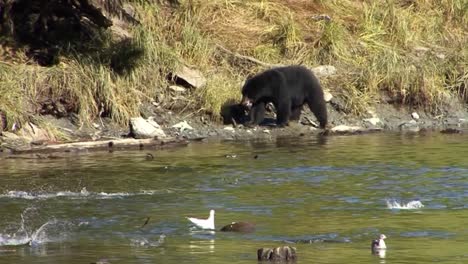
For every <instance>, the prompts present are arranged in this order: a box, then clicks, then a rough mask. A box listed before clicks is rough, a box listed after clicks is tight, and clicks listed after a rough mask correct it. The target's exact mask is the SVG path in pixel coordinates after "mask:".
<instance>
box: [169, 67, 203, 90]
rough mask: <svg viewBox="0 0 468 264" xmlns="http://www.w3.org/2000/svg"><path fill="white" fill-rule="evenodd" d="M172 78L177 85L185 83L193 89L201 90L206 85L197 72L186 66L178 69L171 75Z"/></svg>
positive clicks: (201, 75) (200, 74)
mask: <svg viewBox="0 0 468 264" xmlns="http://www.w3.org/2000/svg"><path fill="white" fill-rule="evenodd" d="M172 77H173V78H174V79H175V81H176V82H177V83H187V84H188V85H189V86H191V87H193V88H201V87H203V86H205V84H206V78H205V77H204V76H203V74H202V73H201V72H200V71H199V70H196V69H191V68H189V67H187V66H182V67H180V68H179V69H178V70H177V71H176V72H174V73H173V74H172Z"/></svg>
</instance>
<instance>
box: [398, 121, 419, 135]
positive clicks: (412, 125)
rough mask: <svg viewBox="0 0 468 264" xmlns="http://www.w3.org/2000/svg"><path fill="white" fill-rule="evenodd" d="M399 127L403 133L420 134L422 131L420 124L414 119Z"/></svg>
mask: <svg viewBox="0 0 468 264" xmlns="http://www.w3.org/2000/svg"><path fill="white" fill-rule="evenodd" d="M398 127H399V128H400V130H402V131H409V132H419V131H420V130H421V128H420V127H419V124H418V122H417V121H416V120H414V119H413V120H411V121H408V122H403V123H401V124H400V125H399V126H398Z"/></svg>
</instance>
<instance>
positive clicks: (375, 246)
mask: <svg viewBox="0 0 468 264" xmlns="http://www.w3.org/2000/svg"><path fill="white" fill-rule="evenodd" d="M386 238H387V236H385V235H384V234H380V237H379V239H374V240H372V242H371V250H372V252H373V253H375V252H378V251H380V250H385V249H387V244H385V241H384V240H385V239H386Z"/></svg>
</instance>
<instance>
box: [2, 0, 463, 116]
mask: <svg viewBox="0 0 468 264" xmlns="http://www.w3.org/2000/svg"><path fill="white" fill-rule="evenodd" d="M150 2H152V1H132V5H133V6H134V7H135V10H136V13H137V14H138V19H139V20H140V21H141V26H138V27H135V28H133V34H134V37H135V39H134V42H135V44H136V45H137V46H138V47H141V48H142V49H143V50H144V55H143V57H142V58H141V59H140V61H138V63H137V68H136V69H135V70H134V71H132V72H130V73H129V74H127V75H124V76H120V75H116V74H114V73H113V72H112V71H111V70H110V69H109V68H108V67H107V66H106V65H96V64H95V63H93V62H92V61H91V60H90V59H88V58H83V57H81V58H79V59H68V60H64V62H63V63H61V64H60V65H58V66H54V67H52V68H41V67H37V66H30V65H29V66H27V65H17V64H15V65H11V64H5V63H0V110H2V111H4V112H6V113H7V117H8V119H9V123H11V122H13V121H15V120H16V121H21V120H25V119H26V118H28V116H30V115H31V114H33V113H34V112H35V111H36V110H35V109H34V104H33V102H35V101H37V98H38V97H41V96H44V94H48V96H50V97H53V98H61V97H64V96H65V97H68V98H71V100H72V101H74V102H75V104H76V105H75V107H76V109H75V110H76V111H77V112H78V114H79V116H80V118H81V120H82V121H83V122H87V121H90V120H92V119H93V118H95V117H97V116H98V115H99V114H108V115H109V116H111V117H112V118H113V119H114V120H116V121H118V122H121V123H126V122H127V121H128V119H129V117H131V116H133V115H138V114H139V109H138V108H139V105H140V104H141V103H142V102H144V101H149V100H156V101H158V100H161V98H168V96H166V94H167V93H168V91H167V86H168V81H167V79H166V76H167V74H168V73H169V72H171V71H173V70H174V69H176V68H177V67H178V65H180V64H181V63H185V64H189V65H191V66H194V67H197V68H199V69H200V70H202V71H203V72H204V73H205V75H206V77H207V78H208V83H207V86H206V87H204V88H203V89H200V90H198V91H195V92H194V93H192V95H191V96H190V98H189V100H190V102H192V104H193V105H192V106H191V107H192V109H193V110H200V109H201V110H203V111H206V112H209V113H212V114H213V116H214V117H219V113H220V108H221V106H222V105H223V103H224V102H226V101H228V100H238V99H239V97H240V86H241V84H242V82H243V80H244V79H245V76H246V74H248V73H255V72H258V71H260V70H262V69H263V67H261V66H259V65H254V64H251V63H241V62H239V61H235V60H232V58H229V55H226V54H223V53H220V52H219V51H217V50H216V49H215V46H216V44H219V45H222V46H224V47H226V48H228V49H230V50H232V51H234V52H238V53H240V54H243V55H248V56H252V57H255V58H257V59H259V60H262V61H264V62H267V63H272V64H275V63H282V64H297V63H302V64H306V65H311V66H313V65H319V64H332V65H335V66H336V67H338V68H339V69H340V75H339V76H337V77H335V78H334V79H333V80H332V81H330V82H325V84H328V83H330V84H333V87H327V88H331V89H332V91H333V93H335V94H341V95H343V96H344V98H346V102H347V107H348V108H349V110H350V111H351V112H353V113H356V114H362V113H365V112H366V109H367V107H368V106H370V105H372V104H373V103H374V102H375V101H377V100H378V99H379V95H380V93H382V92H387V93H388V94H389V95H390V96H393V97H394V98H396V99H397V100H399V101H400V102H401V103H403V104H411V105H414V106H420V107H424V108H426V109H429V110H432V111H437V109H439V107H440V106H441V105H442V104H443V103H444V100H445V98H447V95H448V94H450V93H459V94H461V95H462V96H464V98H465V99H466V98H467V96H466V89H465V88H464V87H466V86H467V82H468V81H467V76H468V70H467V64H468V63H467V61H468V54H467V53H468V51H467V48H466V47H467V46H468V41H467V32H468V26H467V25H468V11H467V10H468V8H467V4H466V1H464V0H442V1H436V0H411V1H409V0H388V1H371V0H363V1H356V0H327V1H324V0H322V1H320V0H319V1H309V0H211V1H202V0H185V1H181V5H180V6H179V7H177V9H172V8H169V7H167V6H163V5H158V4H155V3H150ZM322 14H325V15H328V16H330V17H331V21H327V20H316V19H314V16H315V15H322ZM160 103H163V104H164V103H167V102H166V101H162V102H160Z"/></svg>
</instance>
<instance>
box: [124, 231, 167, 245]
mask: <svg viewBox="0 0 468 264" xmlns="http://www.w3.org/2000/svg"><path fill="white" fill-rule="evenodd" d="M165 238H166V235H164V234H162V235H160V236H159V239H158V241H151V240H149V239H147V238H144V237H142V238H134V239H132V240H131V244H132V245H134V246H146V247H159V246H160V245H162V244H163V243H164V239H165Z"/></svg>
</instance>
